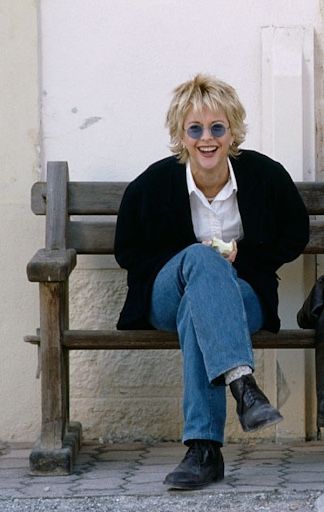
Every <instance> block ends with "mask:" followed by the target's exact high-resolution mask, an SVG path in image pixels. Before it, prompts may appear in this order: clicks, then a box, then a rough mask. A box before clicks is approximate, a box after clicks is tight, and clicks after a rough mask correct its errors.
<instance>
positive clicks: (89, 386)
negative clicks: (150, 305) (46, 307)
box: [0, 0, 323, 440]
mask: <svg viewBox="0 0 324 512" xmlns="http://www.w3.org/2000/svg"><path fill="white" fill-rule="evenodd" d="M239 4H240V5H241V8H240V9H238V7H237V6H238V2H237V1H234V0H218V1H217V2H215V1H214V0H204V1H202V0H200V1H198V2H197V1H196V0H195V1H194V0H179V1H178V2H174V1H173V0H153V1H146V0H141V1H135V0H121V1H119V2H106V1H104V0H91V1H90V0H79V1H78V3H77V6H76V2H75V1H73V0H56V1H55V2H52V1H50V0H42V2H41V4H40V7H41V8H40V16H39V43H40V55H41V59H40V73H39V77H38V75H37V54H38V50H37V17H36V14H37V2H32V1H24V2H22V0H21V1H19V0H12V1H9V0H7V1H5V2H3V4H2V5H3V7H2V6H1V7H0V27H1V29H2V27H4V30H0V34H2V35H1V36H0V37H3V38H4V42H5V44H6V47H8V53H7V54H5V56H1V57H0V58H1V59H2V58H4V63H3V65H2V66H1V68H2V69H5V70H7V73H6V74H5V75H6V79H7V81H8V82H7V83H6V84H5V85H4V91H5V96H6V98H8V100H7V101H5V102H4V104H3V105H2V106H1V108H3V109H4V112H5V117H4V119H5V120H6V125H10V130H9V133H8V129H7V128H6V130H7V131H3V130H2V134H6V135H5V136H6V140H3V144H1V148H0V150H1V152H3V154H4V156H5V158H4V159H3V160H4V161H5V162H6V165H5V170H2V185H3V186H2V192H1V193H0V194H1V195H0V197H1V205H0V207H1V210H2V209H3V210H4V215H6V216H3V217H2V218H3V219H5V222H4V223H3V224H2V229H4V231H5V235H3V237H2V239H5V240H8V242H7V244H6V247H5V254H4V257H3V259H2V261H5V265H4V266H3V267H2V269H3V271H2V272H3V282H5V287H4V288H3V291H2V293H3V303H4V304H5V306H4V308H2V312H4V313H5V315H4V321H3V322H1V330H2V331H3V332H2V336H1V345H3V347H4V349H3V352H4V353H5V355H6V357H5V358H4V359H3V360H2V361H1V378H2V380H3V382H1V389H0V399H1V410H2V411H5V414H3V415H2V417H1V419H0V437H2V438H6V439H12V438H15V439H25V440H30V439H32V438H36V437H37V434H38V418H39V389H38V382H37V381H35V380H34V372H35V371H36V354H35V350H34V349H33V348H32V347H24V346H23V343H22V336H23V335H24V334H26V333H30V332H31V333H32V332H33V331H34V329H35V327H37V325H38V313H37V308H38V305H37V286H36V285H32V284H29V283H28V282H27V280H26V278H25V264H26V261H27V260H28V258H29V257H30V256H31V255H32V254H33V252H34V251H35V250H36V249H38V248H39V247H40V246H42V245H43V242H42V234H41V231H42V225H43V223H42V221H41V220H40V219H34V218H33V217H32V215H31V213H29V189H30V185H31V183H32V181H34V179H37V175H38V165H39V153H38V149H37V145H38V144H39V138H38V137H39V110H38V103H37V101H38V84H39V85H40V95H39V96H40V106H41V120H42V137H41V141H40V143H41V149H42V151H41V160H42V173H43V174H44V172H45V162H46V160H51V159H54V160H68V162H69V165H70V174H71V177H72V179H80V180H83V179H84V180H91V179H95V180H105V179H107V180H128V179H132V178H133V177H135V176H136V175H137V174H139V173H140V172H141V171H142V170H143V169H144V168H145V167H146V166H147V165H148V164H149V163H151V162H152V161H154V160H157V159H158V158H161V157H163V156H166V155H167V154H168V147H167V146H168V136H167V132H166V130H165V128H164V116H165V111H166V109H167V106H168V103H169V99H170V93H171V90H172V89H173V88H174V87H175V86H176V85H177V84H178V83H179V82H181V81H183V80H185V79H187V78H188V77H190V76H192V75H193V74H195V73H197V72H199V71H202V72H208V73H212V74H214V75H217V76H218V77H220V78H223V79H225V80H227V81H228V82H230V83H232V84H233V85H234V86H235V87H236V88H237V90H238V92H239V95H240V97H241V99H242V101H243V103H244V104H245V106H246V109H247V112H248V124H249V132H248V138H247V141H246V144H245V146H246V147H253V148H255V149H259V150H265V151H267V152H268V153H269V154H272V155H273V156H275V155H276V153H275V151H274V150H273V148H271V147H269V146H268V149H265V146H264V140H265V128H264V124H263V123H262V119H264V115H263V113H262V112H263V110H264V92H265V90H266V87H267V83H268V82H264V80H263V78H262V76H263V75H262V66H263V56H264V50H263V46H262V40H263V38H262V33H263V30H264V29H263V27H265V26H272V25H273V26H277V27H283V26H293V27H296V26H297V27H300V26H303V27H305V30H306V32H307V33H308V34H311V33H312V32H313V28H315V29H316V31H317V32H316V33H315V35H316V41H317V49H318V48H319V43H318V41H319V40H321V38H322V37H323V36H322V35H320V33H321V28H320V25H319V21H318V20H320V19H321V18H320V17H319V6H320V5H321V4H322V0H321V1H320V2H319V0H310V1H309V2H307V3H306V2H304V1H303V0H296V1H294V2H290V1H289V2H284V3H283V2H281V1H279V0H274V1H271V2H268V1H267V0H261V1H260V0H249V1H248V2H244V3H243V2H240V3H239ZM243 9H245V11H243ZM317 25H318V26H317ZM303 30H304V29H303ZM318 34H319V35H318ZM13 55H14V56H15V58H13ZM17 55H18V56H19V58H18V61H19V64H18V65H17ZM279 55H280V52H279ZM300 59H301V62H302V65H303V68H304V69H306V70H308V69H309V67H310V64H309V55H308V58H307V59H306V58H305V55H304V54H303V51H302V52H301V55H300ZM316 62H317V61H316ZM1 64H2V63H1ZM317 67H318V68H319V67H320V66H319V64H317ZM307 73H308V72H307ZM318 74H319V75H320V76H322V74H321V71H320V70H319V71H318ZM17 75H18V77H17ZM304 79H305V76H303V77H301V80H304ZM307 80H308V81H309V80H311V77H309V75H308V74H307ZM317 80H318V77H317ZM298 84H299V85H300V83H299V82H298ZM308 97H309V95H307V98H308ZM298 107H300V104H298ZM310 108H311V107H310ZM317 108H318V109H319V108H320V107H319V106H318V107H317ZM311 113H312V112H311V111H310V114H311ZM318 119H319V122H320V123H322V121H321V120H320V116H318ZM306 120H308V121H309V116H307V113H306ZM287 122H288V126H289V127H291V126H294V120H290V119H288V120H287ZM298 122H299V123H303V121H302V120H301V119H299V118H298ZM299 126H301V127H302V128H303V125H302V124H299ZM268 127H269V130H270V131H271V133H273V132H274V131H275V128H276V127H275V126H274V125H273V120H271V119H270V118H269V119H268ZM294 134H295V132H294ZM312 134H313V127H311V130H310V132H307V136H308V138H312ZM1 136H3V135H1ZM285 136H286V137H287V139H286V141H285V140H283V141H282V146H281V147H284V146H285V142H287V143H288V138H289V131H288V130H287V133H286V135H285ZM308 142H310V146H311V141H309V139H308ZM18 147H19V149H20V151H19V152H18V151H17V148H18ZM307 151H308V155H310V154H311V150H310V149H309V148H308V149H307ZM284 160H285V161H284V163H285V164H286V165H287V167H288V169H289V170H290V171H291V174H292V176H293V177H294V178H295V179H300V175H299V174H298V172H299V171H298V170H297V167H296V160H295V155H294V154H293V152H290V153H289V155H287V156H286V153H285V158H284ZM22 166H23V167H22ZM298 169H299V168H298ZM305 177H306V178H307V179H312V178H313V177H314V176H311V177H309V176H305ZM5 190H6V191H7V192H6V193H3V192H4V191H5ZM22 212H23V214H22ZM21 219H22V220H21ZM4 237H5V238H4ZM17 240H19V248H20V251H21V252H20V253H17V252H16V251H17V249H16V247H17ZM13 253H14V254H15V258H13V257H12V255H13ZM16 254H17V255H16ZM17 260H19V265H17V262H18V261H17ZM294 265H296V266H295V267H293V266H292V267H291V270H289V271H288V276H287V279H286V276H285V281H287V283H288V284H287V285H286V287H285V288H284V289H283V294H284V297H285V303H287V302H288V303H292V302H293V301H292V300H291V299H292V298H293V297H294V298H296V303H298V300H300V301H301V300H302V296H303V294H304V288H305V286H304V282H303V280H301V281H299V282H298V283H297V285H296V286H297V293H296V288H295V287H294V284H293V283H294V281H295V276H294V272H295V271H297V272H299V273H302V272H303V263H299V262H296V264H294ZM307 265H308V266H309V267H310V272H309V273H308V275H309V274H310V275H311V274H312V273H313V269H314V264H313V262H312V261H311V262H308V263H307ZM17 269H18V270H17ZM289 273H290V274H289ZM124 294H125V274H124V273H123V272H122V271H120V270H119V269H118V268H117V266H116V264H115V262H114V260H113V259H112V258H109V257H100V258H98V259H95V258H90V257H80V258H79V261H78V267H77V269H76V271H75V272H74V274H73V277H72V279H71V297H72V307H71V327H80V328H81V327H84V328H104V327H113V326H114V325H115V323H116V319H117V315H118V311H119V310H120V308H121V305H122V303H123V299H124ZM298 297H299V299H298ZM295 305H296V304H295ZM294 307H295V306H294ZM282 314H283V317H284V324H285V325H292V324H293V323H294V322H295V320H294V311H293V308H289V307H288V308H287V307H284V308H283V309H282ZM18 315H19V317H18ZM17 318H19V322H17ZM256 360H257V368H258V370H257V373H258V377H259V381H260V383H261V384H262V383H263V385H264V387H265V389H266V391H267V392H269V393H270V394H271V395H272V397H273V399H274V401H278V402H280V403H283V402H284V403H285V413H286V416H287V420H285V423H283V424H282V425H283V426H282V427H280V428H281V431H278V429H277V430H275V429H273V430H271V429H269V430H268V431H267V432H265V434H264V435H263V437H268V438H269V437H270V438H275V437H278V436H279V438H280V437H282V438H283V437H293V438H296V437H304V436H305V434H306V433H307V429H308V430H309V431H312V429H313V427H314V425H313V423H312V422H311V425H310V426H307V425H306V415H305V410H304V406H303V401H304V398H305V396H306V393H307V387H306V386H305V381H306V377H307V375H308V373H309V371H311V370H309V367H310V366H311V363H309V362H308V361H307V357H306V356H305V355H301V356H299V355H297V354H296V355H294V356H293V360H292V358H291V357H290V364H286V363H287V362H286V361H285V360H282V361H281V362H282V365H281V367H280V368H281V370H280V371H279V373H278V372H277V357H276V355H275V354H273V353H271V354H268V353H263V352H262V351H257V352H256ZM269 361H270V362H271V364H270V363H269ZM296 368H298V374H300V375H299V377H300V378H298V379H296V378H295V376H296ZM277 381H278V382H279V384H280V385H279V386H278V387H277V385H276V384H277ZM310 381H311V379H310ZM296 382H298V385H296ZM294 386H295V387H296V389H297V391H298V392H297V393H296V392H293V393H291V390H292V389H293V388H294ZM287 390H288V391H290V392H287ZM310 394H311V395H312V396H313V390H311V392H310ZM71 398H72V400H71V402H72V414H71V417H72V419H79V420H81V421H82V423H83V426H84V429H85V435H86V436H87V437H101V438H103V439H109V440H116V439H178V438H179V437H180V436H181V428H182V415H181V355H180V353H179V352H174V351H168V352H163V353H159V352H152V353H151V352H145V353H139V354H137V353H131V352H127V351H123V352H110V353H106V352H98V353H96V352H92V353H89V352H79V353H75V354H73V356H72V393H71ZM309 403H310V413H311V414H312V417H313V416H314V414H313V413H314V410H313V402H312V400H311V401H310V402H309ZM233 408H234V404H233V401H231V400H230V401H229V421H228V428H227V437H228V439H231V440H233V439H238V438H240V437H242V436H241V432H240V429H239V428H238V422H237V419H236V417H235V414H234V411H233ZM293 411H296V412H295V413H294V414H292V412H293ZM299 411H300V413H299ZM296 418H297V421H296ZM245 438H246V437H245Z"/></svg>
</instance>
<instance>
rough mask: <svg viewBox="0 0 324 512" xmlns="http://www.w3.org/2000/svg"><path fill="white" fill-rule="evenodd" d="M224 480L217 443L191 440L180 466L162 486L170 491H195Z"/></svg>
mask: <svg viewBox="0 0 324 512" xmlns="http://www.w3.org/2000/svg"><path fill="white" fill-rule="evenodd" d="M223 478H224V460H223V456H222V453H221V450H220V447H219V446H218V444H217V443H215V442H213V441H204V440H193V441H192V443H191V446H190V448H189V450H188V451H187V453H186V455H185V457H184V458H183V460H182V461H181V462H180V464H179V465H178V466H177V467H176V468H175V469H174V471H172V472H171V473H169V474H168V475H167V476H166V477H165V480H164V482H163V483H164V484H166V485H168V486H169V487H170V488H172V489H197V488H199V487H203V486H204V485H207V484H209V483H211V482H215V481H216V480H222V479H223Z"/></svg>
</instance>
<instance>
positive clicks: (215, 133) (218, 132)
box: [187, 123, 226, 139]
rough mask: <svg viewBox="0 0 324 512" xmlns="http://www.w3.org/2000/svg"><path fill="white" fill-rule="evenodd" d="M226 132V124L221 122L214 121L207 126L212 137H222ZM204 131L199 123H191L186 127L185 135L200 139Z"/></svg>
mask: <svg viewBox="0 0 324 512" xmlns="http://www.w3.org/2000/svg"><path fill="white" fill-rule="evenodd" d="M225 132H226V126H224V125H223V124H222V123H214V124H212V125H211V127H210V128H209V133H210V134H211V136H212V137H223V135H225ZM203 133H204V128H203V127H202V126H201V125H200V124H192V125H191V126H189V128H187V135H188V136H189V137H191V138H192V139H200V138H201V137H202V135H203Z"/></svg>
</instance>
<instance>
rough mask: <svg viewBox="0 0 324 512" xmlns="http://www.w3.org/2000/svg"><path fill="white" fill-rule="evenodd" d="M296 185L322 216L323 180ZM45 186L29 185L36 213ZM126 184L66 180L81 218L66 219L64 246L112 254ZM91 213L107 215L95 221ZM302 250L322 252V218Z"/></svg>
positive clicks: (72, 210) (42, 208) (71, 207)
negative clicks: (116, 223)
mask: <svg viewBox="0 0 324 512" xmlns="http://www.w3.org/2000/svg"><path fill="white" fill-rule="evenodd" d="M296 185H297V187H298V189H299V192H300V194H301V196H302V198H303V200H304V203H305V205H306V208H307V211H308V213H309V214H310V215H324V183H319V182H316V183H313V182H297V183H296ZM47 187H48V185H47V184H46V183H45V182H38V183H35V184H34V186H33V188H32V210H33V212H34V213H35V214H36V215H45V214H46V207H47V194H49V198H48V199H50V195H51V190H50V189H49V190H48V191H47ZM126 187H127V182H102V181H97V182H77V181H74V182H73V181H72V182H68V184H67V203H68V214H69V215H73V216H77V215H80V216H82V218H81V220H75V218H72V220H69V221H68V222H67V229H66V236H67V242H66V246H67V247H73V248H74V249H76V251H77V253H79V254H113V251H114V236H115V222H116V215H117V214H118V209H119V205H120V201H121V198H122V196H123V193H124V191H125V188H126ZM60 203H62V201H61V202H60ZM61 206H62V208H63V205H61ZM62 213H63V212H60V215H61V217H62V218H63V217H64V215H62ZM94 215H97V216H100V215H103V216H106V217H105V218H100V219H99V220H98V219H96V218H94V217H93V216H94ZM88 216H89V217H88ZM50 229H51V228H50ZM304 252H305V253H311V254H318V253H323V252H324V223H323V222H322V221H320V220H311V239H310V242H309V244H308V245H307V247H306V249H305V251H304Z"/></svg>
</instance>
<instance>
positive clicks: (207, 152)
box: [198, 146, 218, 155]
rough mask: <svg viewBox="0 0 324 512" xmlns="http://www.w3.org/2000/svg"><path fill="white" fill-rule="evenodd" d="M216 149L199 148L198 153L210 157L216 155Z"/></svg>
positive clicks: (212, 147) (211, 147) (208, 147)
mask: <svg viewBox="0 0 324 512" xmlns="http://www.w3.org/2000/svg"><path fill="white" fill-rule="evenodd" d="M217 149H218V147H217V146H200V147H199V148H198V151H199V152H200V153H202V154H203V155H212V154H214V153H216V151H217Z"/></svg>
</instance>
